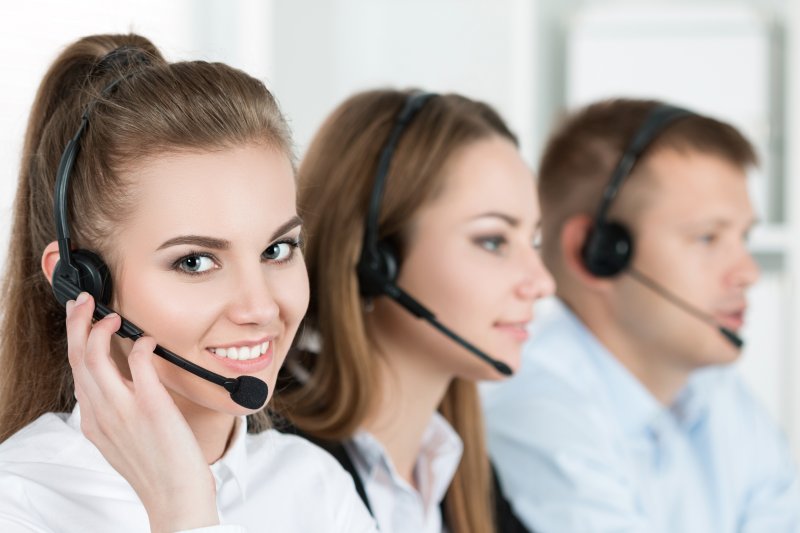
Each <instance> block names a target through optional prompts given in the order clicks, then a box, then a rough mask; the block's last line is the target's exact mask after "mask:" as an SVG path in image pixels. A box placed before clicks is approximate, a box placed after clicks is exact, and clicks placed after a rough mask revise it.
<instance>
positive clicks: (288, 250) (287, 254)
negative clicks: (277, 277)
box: [261, 240, 300, 263]
mask: <svg viewBox="0 0 800 533" xmlns="http://www.w3.org/2000/svg"><path fill="white" fill-rule="evenodd" d="M299 246H300V241H298V240H286V241H279V242H276V243H274V244H270V245H269V246H268V247H267V249H266V250H264V253H263V254H261V257H263V258H264V259H266V260H268V261H274V262H276V263H285V262H286V261H289V260H291V259H292V257H294V252H295V250H296V249H297V248H298V247H299Z"/></svg>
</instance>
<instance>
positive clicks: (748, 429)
mask: <svg viewBox="0 0 800 533" xmlns="http://www.w3.org/2000/svg"><path fill="white" fill-rule="evenodd" d="M694 385H695V386H698V387H699V388H702V389H705V390H707V391H708V392H707V394H708V395H709V397H708V412H707V417H708V424H709V428H710V430H711V431H712V435H713V436H714V437H715V438H717V439H719V440H720V442H721V443H722V442H738V443H739V444H740V445H739V446H736V447H733V448H735V449H737V450H740V451H741V452H742V453H744V454H748V455H750V457H753V455H751V454H757V456H759V457H763V456H764V454H769V453H777V452H778V450H779V449H781V450H782V449H783V448H784V447H785V446H786V442H785V437H784V434H783V432H782V430H781V429H780V427H779V425H778V423H777V421H776V420H775V419H774V417H773V416H772V415H771V414H770V413H769V412H768V411H767V409H766V408H765V407H764V404H763V403H762V402H761V400H760V399H758V398H757V397H756V396H755V395H754V394H753V392H752V391H751V390H750V388H749V387H748V386H747V384H746V383H745V382H744V380H743V379H742V377H741V376H740V374H739V373H738V371H737V370H736V369H735V368H732V367H722V368H714V369H709V370H705V371H702V372H700V373H699V375H698V376H697V377H696V378H695V381H694ZM749 446H752V449H750V450H748V449H747V448H748V447H749ZM720 447H721V448H722V447H725V448H727V446H723V445H722V444H721V445H720Z"/></svg>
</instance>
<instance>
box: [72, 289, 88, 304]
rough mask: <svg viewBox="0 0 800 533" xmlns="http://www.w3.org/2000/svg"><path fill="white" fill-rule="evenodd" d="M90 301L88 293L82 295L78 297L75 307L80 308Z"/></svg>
mask: <svg viewBox="0 0 800 533" xmlns="http://www.w3.org/2000/svg"><path fill="white" fill-rule="evenodd" d="M88 299H89V293H87V292H82V293H80V294H79V295H78V299H77V300H75V306H76V307H77V306H79V305H81V304H84V303H86V300H88Z"/></svg>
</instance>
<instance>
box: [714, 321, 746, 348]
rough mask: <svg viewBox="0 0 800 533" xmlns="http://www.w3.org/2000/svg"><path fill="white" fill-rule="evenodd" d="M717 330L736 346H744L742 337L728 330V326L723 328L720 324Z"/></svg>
mask: <svg viewBox="0 0 800 533" xmlns="http://www.w3.org/2000/svg"><path fill="white" fill-rule="evenodd" d="M719 332H720V333H722V335H724V336H725V338H726V339H728V341H729V342H730V343H731V344H733V345H734V346H735V347H736V348H741V347H742V346H744V341H743V340H742V338H741V337H740V336H739V335H737V334H736V333H734V332H733V331H731V330H729V329H728V328H723V327H722V326H720V327H719Z"/></svg>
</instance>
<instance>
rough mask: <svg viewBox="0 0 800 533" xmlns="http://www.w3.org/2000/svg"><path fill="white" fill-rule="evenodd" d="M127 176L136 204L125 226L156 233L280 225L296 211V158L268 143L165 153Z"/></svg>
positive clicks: (213, 233)
mask: <svg viewBox="0 0 800 533" xmlns="http://www.w3.org/2000/svg"><path fill="white" fill-rule="evenodd" d="M125 177H126V178H127V179H129V180H130V181H131V183H132V184H133V187H132V190H133V191H134V196H133V197H134V202H135V203H134V207H133V212H132V216H131V217H130V219H129V221H128V223H127V224H124V226H125V227H126V228H128V229H130V230H138V231H140V232H150V233H151V234H152V235H154V236H155V235H163V234H164V233H170V234H200V235H210V236H224V235H222V234H223V233H234V234H235V233H242V232H247V228H248V227H249V228H255V227H265V226H266V227H269V226H278V225H279V224H281V223H283V222H285V221H286V220H287V219H288V218H290V217H291V216H293V215H294V213H295V184H294V175H293V171H292V167H291V163H290V162H289V160H288V158H287V157H286V155H285V154H283V153H282V152H280V151H279V150H277V149H274V148H271V147H268V146H263V145H248V146H243V147H236V148H230V149H223V150H219V151H213V152H187V153H178V154H174V153H173V154H164V155H161V156H158V157H155V158H153V159H150V160H148V161H146V162H145V163H143V164H141V165H139V166H137V168H136V169H135V170H133V171H131V172H129V173H128V175H127V176H125Z"/></svg>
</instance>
